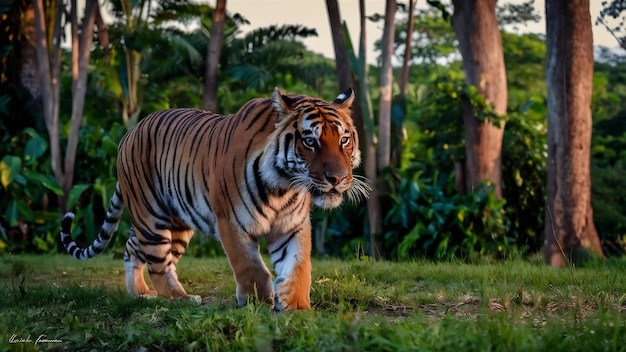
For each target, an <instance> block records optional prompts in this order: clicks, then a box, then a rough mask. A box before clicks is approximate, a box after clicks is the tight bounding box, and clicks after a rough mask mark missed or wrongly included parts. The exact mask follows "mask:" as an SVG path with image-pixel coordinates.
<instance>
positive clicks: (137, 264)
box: [124, 227, 157, 297]
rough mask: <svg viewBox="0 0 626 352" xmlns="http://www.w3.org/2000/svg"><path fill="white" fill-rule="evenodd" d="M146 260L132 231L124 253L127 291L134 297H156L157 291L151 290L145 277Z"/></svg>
mask: <svg viewBox="0 0 626 352" xmlns="http://www.w3.org/2000/svg"><path fill="white" fill-rule="evenodd" d="M145 266H146V259H145V257H144V256H143V255H142V254H141V251H140V250H139V240H138V239H137V237H136V236H135V234H134V232H133V228H132V227H131V229H130V237H129V238H128V241H126V251H125V252H124V268H125V269H126V290H127V291H128V293H129V294H130V295H131V296H133V297H156V296H157V291H155V290H152V289H150V287H148V284H146V280H145V279H144V276H143V269H144V267H145Z"/></svg>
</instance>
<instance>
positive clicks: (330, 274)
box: [0, 254, 626, 352]
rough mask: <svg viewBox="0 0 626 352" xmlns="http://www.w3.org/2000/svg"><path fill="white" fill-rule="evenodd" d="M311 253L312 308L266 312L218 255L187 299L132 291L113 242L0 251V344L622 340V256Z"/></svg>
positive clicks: (155, 346)
mask: <svg viewBox="0 0 626 352" xmlns="http://www.w3.org/2000/svg"><path fill="white" fill-rule="evenodd" d="M313 267H314V269H313V270H314V271H313V285H312V293H311V298H312V302H313V304H314V308H315V309H314V310H313V311H308V312H283V313H275V312H272V311H271V310H270V309H269V308H268V307H266V306H263V305H254V304H250V305H248V306H246V307H244V308H236V301H235V298H234V292H235V283H234V279H233V277H232V273H231V271H230V268H229V267H228V263H227V261H226V259H225V258H212V259H198V258H193V257H185V258H183V260H182V261H181V263H180V265H179V276H180V278H181V282H182V283H183V286H185V288H186V289H187V292H189V293H190V294H199V295H201V296H202V297H203V300H204V303H203V304H202V305H196V304H194V303H190V302H183V301H171V300H166V299H152V300H150V299H133V298H130V297H128V296H127V294H126V291H125V288H124V269H123V263H122V261H121V260H114V259H112V256H111V255H107V254H105V255H103V256H101V257H98V258H96V259H93V260H90V261H86V262H80V261H76V260H74V259H72V258H70V257H69V256H66V255H53V256H14V257H10V258H9V257H7V256H4V260H3V261H0V349H1V350H3V351H4V350H17V351H32V350H89V351H115V350H118V351H120V350H121V351H129V350H131V351H138V350H143V351H145V350H148V351H183V350H196V351H220V350H235V351H248V350H253V351H254V350H260V351H289V350H298V351H396V352H397V351H545V350H550V351H552V352H553V351H626V326H625V321H626V261H624V260H613V261H609V262H607V263H592V264H590V265H588V266H587V267H585V268H578V269H564V270H563V269H561V270H558V269H552V268H549V267H547V266H545V265H543V264H542V263H538V262H531V261H527V260H522V259H515V260H510V261H504V262H491V263H485V264H465V263H461V262H439V263H433V262H427V261H414V262H403V263H395V262H375V261H371V260H367V259H365V260H353V261H340V260H315V261H314V263H313ZM41 338H43V339H44V340H47V341H43V342H42V341H41ZM37 339H40V341H39V343H37Z"/></svg>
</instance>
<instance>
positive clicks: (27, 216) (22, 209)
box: [16, 199, 35, 222]
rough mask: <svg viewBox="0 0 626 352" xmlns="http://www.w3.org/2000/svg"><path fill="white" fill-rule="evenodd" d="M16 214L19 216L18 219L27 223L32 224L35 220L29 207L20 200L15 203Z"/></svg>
mask: <svg viewBox="0 0 626 352" xmlns="http://www.w3.org/2000/svg"><path fill="white" fill-rule="evenodd" d="M16 203H17V212H18V214H19V215H20V218H21V219H22V220H24V221H27V222H32V221H33V220H35V215H34V214H33V210H32V209H31V207H30V206H29V205H28V204H27V203H26V202H25V201H24V200H22V199H19V200H18V201H17V202H16Z"/></svg>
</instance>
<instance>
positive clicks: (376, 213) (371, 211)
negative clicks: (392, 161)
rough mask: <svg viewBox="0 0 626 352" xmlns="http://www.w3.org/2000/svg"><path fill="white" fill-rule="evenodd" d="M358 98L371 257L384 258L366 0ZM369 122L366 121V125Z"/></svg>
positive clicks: (362, 14)
mask: <svg viewBox="0 0 626 352" xmlns="http://www.w3.org/2000/svg"><path fill="white" fill-rule="evenodd" d="M359 22H360V30H359V67H358V75H359V96H360V100H359V103H360V108H361V111H362V113H363V121H364V128H363V130H364V131H363V133H364V136H365V138H362V140H363V141H364V142H365V143H362V145H363V147H362V150H363V154H364V155H365V165H364V171H365V177H367V178H368V179H369V180H370V181H371V182H372V192H371V194H370V196H369V198H368V199H367V219H368V224H369V242H370V245H369V249H368V254H369V255H370V256H371V257H373V258H375V259H379V258H380V257H381V256H382V250H383V242H382V234H383V214H382V210H381V209H382V207H381V204H380V193H379V191H378V185H377V179H378V168H377V166H376V143H374V139H375V138H374V118H373V112H372V99H371V98H370V93H369V82H368V76H369V72H368V71H369V70H368V65H367V57H366V52H367V47H366V43H367V41H366V35H367V33H366V28H367V27H366V24H367V19H366V17H365V0H359ZM366 121H367V122H366Z"/></svg>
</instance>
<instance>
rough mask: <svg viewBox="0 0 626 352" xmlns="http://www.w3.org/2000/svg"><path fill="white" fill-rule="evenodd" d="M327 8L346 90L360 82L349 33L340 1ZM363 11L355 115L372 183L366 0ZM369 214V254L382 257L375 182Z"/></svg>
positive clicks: (373, 161) (373, 157) (331, 0)
mask: <svg viewBox="0 0 626 352" xmlns="http://www.w3.org/2000/svg"><path fill="white" fill-rule="evenodd" d="M326 9H327V11H328V20H329V22H330V28H331V33H332V39H333V47H334V49H335V65H336V69H337V78H338V80H339V89H340V90H341V91H345V90H346V89H348V88H349V87H355V86H356V82H355V79H354V76H353V73H352V68H351V65H350V61H349V59H348V50H347V47H346V42H345V38H346V33H345V32H344V29H343V26H342V21H341V14H340V12H339V5H338V4H337V0H326ZM359 11H360V18H361V19H360V21H361V30H360V38H361V39H360V46H359V58H358V59H359V60H358V61H359V64H358V65H359V67H357V70H358V87H359V89H357V93H358V94H357V99H356V101H355V103H354V104H353V105H352V117H353V119H354V124H355V126H356V128H357V132H358V133H359V137H360V138H359V140H360V148H361V151H362V153H363V155H364V158H363V159H364V165H363V170H364V172H365V177H367V178H368V179H369V180H370V181H371V182H375V180H376V178H377V172H376V146H375V144H374V123H373V121H372V115H371V111H372V107H371V101H370V97H369V91H368V84H367V61H366V60H365V33H366V32H365V21H366V18H365V3H364V1H363V0H360V6H359ZM367 214H368V221H369V227H370V229H369V232H370V233H369V242H370V245H369V248H368V254H369V255H370V256H371V257H373V258H378V257H379V256H380V248H382V247H381V246H380V244H379V243H378V242H379V240H378V234H380V233H382V215H381V212H380V204H379V198H378V192H377V190H376V185H375V184H372V191H371V193H370V197H369V198H368V199H367Z"/></svg>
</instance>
